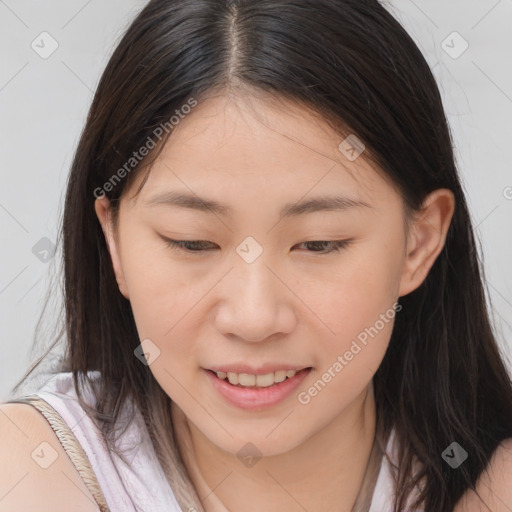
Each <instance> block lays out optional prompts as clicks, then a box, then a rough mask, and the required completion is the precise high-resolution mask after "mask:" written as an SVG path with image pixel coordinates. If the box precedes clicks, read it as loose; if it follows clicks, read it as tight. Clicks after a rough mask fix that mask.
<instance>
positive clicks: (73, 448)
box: [6, 395, 110, 512]
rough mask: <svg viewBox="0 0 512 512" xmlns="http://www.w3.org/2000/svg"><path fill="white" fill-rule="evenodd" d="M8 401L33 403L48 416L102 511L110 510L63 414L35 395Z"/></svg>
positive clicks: (84, 454) (87, 460) (86, 458)
mask: <svg viewBox="0 0 512 512" xmlns="http://www.w3.org/2000/svg"><path fill="white" fill-rule="evenodd" d="M6 403H25V404H29V405H32V406H33V407H35V408H36V409H37V410H38V411H39V412H40V413H41V414H42V415H43V416H44V417H45V418H46V420H47V421H48V423H49V424H50V426H51V427H52V429H53V430H54V432H55V434H56V435H57V438H58V439H59V441H60V443H61V445H62V447H63V448H64V450H66V453H67V454H68V456H69V458H70V459H71V462H72V463H73V465H74V466H75V468H76V470H77V471H78V473H79V475H80V476H81V478H82V480H83V482H84V484H85V485H86V486H87V488H88V489H89V491H90V493H91V494H92V496H93V498H94V500H95V501H96V504H97V505H98V507H99V509H100V512H110V511H109V508H108V506H107V501H106V500H105V497H104V496H103V493H102V491H101V487H100V484H99V483H98V480H97V478H96V475H95V474H94V471H93V469H92V467H91V463H90V461H89V458H88V457H87V455H86V453H85V452H84V450H83V448H82V446H81V445H80V443H79V442H78V439H77V438H76V437H75V435H74V434H73V432H72V431H71V429H70V428H69V426H68V425H67V424H66V422H65V421H64V420H63V419H62V416H61V415H60V414H59V413H58V412H57V411H56V410H55V409H54V408H53V407H52V406H51V405H50V404H49V403H48V402H47V401H46V400H43V399H42V398H41V397H38V396H35V395H31V396H30V395H29V396H26V397H20V398H16V399H13V400H9V401H7V402H6Z"/></svg>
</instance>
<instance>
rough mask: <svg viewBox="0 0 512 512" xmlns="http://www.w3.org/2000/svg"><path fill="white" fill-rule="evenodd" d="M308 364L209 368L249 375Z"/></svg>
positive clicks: (297, 369)
mask: <svg viewBox="0 0 512 512" xmlns="http://www.w3.org/2000/svg"><path fill="white" fill-rule="evenodd" d="M304 368H307V366H305V365H303V366H290V365H286V364H281V365H276V364H264V365H263V366H260V367H259V368H253V367H252V366H248V365H246V364H227V365H224V366H212V367H210V368H208V370H212V371H214V372H225V373H229V372H233V373H248V374H249V375H265V374H267V373H274V372H278V371H279V370H285V371H287V370H295V371H297V372H298V371H300V370H303V369H304Z"/></svg>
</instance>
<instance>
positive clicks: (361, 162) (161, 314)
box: [95, 96, 455, 512]
mask: <svg viewBox="0 0 512 512" xmlns="http://www.w3.org/2000/svg"><path fill="white" fill-rule="evenodd" d="M343 138H344V137H340V135H339V134H337V133H336V132H335V131H334V130H332V129H331V128H330V127H329V126H328V125H327V124H326V123H325V122H324V121H323V120H322V119H321V118H320V117H319V116H317V115H314V114H312V113H310V112H309V111H307V110H306V109H304V108H301V107H299V106H297V105H294V104H289V103H286V102H284V101H283V102H282V103H279V104H278V103H276V102H272V101H270V99H268V98H266V99H265V98H261V97H259V98H257V97H255V96H252V97H247V96H246V97H244V99H243V100H240V99H236V98H233V97H225V96H217V97H212V98H210V99H208V100H206V101H204V102H201V103H199V104H198V105H197V106H196V107H195V108H194V109H193V110H192V112H191V113H190V114H189V115H188V116H187V117H186V118H185V119H183V120H182V121H181V122H180V124H179V125H178V126H177V127H175V128H174V130H173V133H172V137H171V138H170V139H169V140H168V142H167V143H166V145H165V147H164V149H163V151H162V153H161V154H160V156H159V158H158V159H157V160H156V162H155V164H154V166H153V167H152V169H151V173H150V176H149V179H148V181H147V182H146V184H145V185H144V187H143V189H142V191H141V192H140V194H138V195H136V196H135V197H134V193H135V191H136V190H137V189H138V185H139V183H140V181H141V179H142V176H137V177H136V178H137V179H136V180H135V181H134V183H132V184H131V186H130V188H129V189H127V190H125V191H124V194H123V197H122V199H121V204H120V214H119V219H118V225H116V226H115V225H113V223H112V217H111V211H110V205H109V202H108V199H107V198H106V197H103V198H100V199H97V200H96V203H95V208H96V213H97V216H98V219H99V221H100V223H101V225H102V228H103V231H104V234H105V237H106V240H107V244H108V247H109V251H110V254H111V258H112V264H113V268H114V271H115V274H116V278H117V282H118V285H119V289H120V291H121V293H122V294H123V295H124V296H125V297H126V298H127V299H129V300H130V302H131V306H132V309H133V313H134V317H135V321H136V325H137V329H138V332H139V335H140V339H141V340H143V339H145V338H149V339H151V340H152V342H153V343H154V344H155V345H156V346H157V347H158V349H159V350H160V354H159V356H158V357H157V358H156V359H155V360H154V361H153V362H152V363H151V364H150V366H149V368H150V370H151V372H152V373H153V375H154V376H155V378H156V380H157V381H158V382H159V384H160V385H161V387H162V388H163V389H164V390H165V392H166V393H168V395H169V396H170V397H171V398H172V400H173V406H172V411H170V413H171V414H172V415H173V418H178V417H182V418H184V421H185V423H186V425H187V426H188V428H189V429H190V434H191V440H192V445H193V458H192V459H190V460H188V461H187V462H186V463H187V466H188V467H189V470H190V471H191V473H192V474H193V475H195V476H193V477H192V478H193V481H194V483H195V484H196V487H197V488H200V485H201V484H200V479H201V478H203V479H204V481H205V482H206V483H207V485H208V486H209V488H211V489H214V493H213V494H212V495H211V496H210V497H208V498H207V499H205V500H204V502H203V504H204V507H205V510H207V512H212V511H217V510H226V509H229V510H231V511H234V510H244V511H247V512H252V511H256V510H258V511H260V510H285V511H289V512H295V511H303V510H304V508H305V509H307V510H308V511H310V512H316V511H321V510H322V511H323V510H340V511H349V510H351V508H352V505H353V503H354V501H355V499H356V497H357V494H358V491H359V488H360V486H361V483H362V481H363V476H364V472H365V468H366V465H367V462H368V458H369V454H370V450H371V446H372V443H373V440H374V435H375V422H376V417H375V401H374V395H373V385H372V378H373V375H374V374H375V372H376V370H377V369H378V367H379V365H380V363H381V361H382V359H383V357H384V354H385V352H386V349H387V347H388V343H389V340H390V336H391V332H392V327H393V320H391V321H389V322H387V323H384V327H383V328H382V329H380V330H379V332H378V334H377V335H374V337H373V338H369V341H368V344H367V346H365V347H363V348H362V350H361V351H360V352H358V354H357V355H356V356H354V358H353V359H352V360H351V361H349V363H348V364H347V365H346V366H345V367H344V368H343V370H342V371H341V372H339V373H337V374H336V377H335V378H332V379H331V381H330V382H329V383H328V384H327V385H326V386H325V387H324V388H323V389H322V391H321V392H319V393H318V394H317V395H316V396H314V397H313V398H312V399H311V400H310V401H309V403H307V404H302V403H300V402H299V401H298V399H297V395H298V393H299V392H301V391H307V390H308V388H310V387H311V386H312V385H313V384H314V383H315V382H316V381H317V380H318V379H320V378H321V376H322V374H323V373H324V372H326V371H327V370H328V368H329V367H332V365H333V363H334V362H335V361H336V360H337V357H338V355H340V354H344V353H345V352H346V351H347V350H349V348H350V346H351V344H352V342H353V340H355V339H356V337H357V336H358V334H360V333H361V332H362V331H364V329H365V328H367V327H370V326H373V325H374V324H375V322H376V321H377V320H378V319H379V318H380V315H381V314H385V313H386V311H389V310H390V309H392V307H393V304H394V303H395V302H396V300H397V298H398V297H400V296H403V295H406V294H408V293H410V292H411V291H413V290H414V289H416V288H417V287H418V286H419V285H420V284H421V283H422V282H423V281H424V279H425V277H426V276H427V274H428V272H429V270H430V268H431V267H432V265H433V263H434V261H435V259H436V258H437V256H438V255H439V253H440V252H441V250H442V248H443V245H444V243H445V239H446V233H447V230H448V227H449V224H450V221H451V218H452V215H453V211H454V208H455V201H454V197H453V194H452V192H451V191H449V190H447V189H439V190H436V191H434V192H432V193H431V194H430V195H429V196H428V198H427V199H426V201H425V202H424V206H423V208H422V209H421V211H419V212H418V215H417V217H416V218H415V219H414V221H411V225H410V226H409V228H408V229H406V225H405V217H404V206H403V200H402V198H401V196H400V195H399V193H398V192H397V191H396V190H395V188H394V187H393V186H392V184H391V183H390V182H389V181H388V180H387V179H386V178H385V177H384V175H383V174H382V173H381V172H380V171H379V170H378V169H376V168H375V166H374V165H373V164H371V163H369V162H367V161H366V160H365V159H364V152H363V154H362V155H361V156H360V157H359V158H357V159H356V160H354V161H350V160H349V159H348V158H347V157H346V156H345V154H343V153H342V152H341V151H340V150H339V149H338V146H339V144H340V142H341V141H342V140H343ZM171 190H180V191H184V192H193V193H194V194H197V195H199V196H201V197H207V198H209V199H215V200H217V201H220V202H223V203H226V204H227V205H229V206H230V207H231V208H233V215H232V217H231V218H229V217H223V216H221V215H220V214H217V215H213V214H211V213H204V212H199V211H193V210H190V209H184V208H177V207H171V206H166V205H159V206H147V205H146V204H145V203H146V201H147V200H148V199H149V198H151V197H153V196H154V195H155V194H157V193H161V192H166V191H171ZM335 193H336V194H340V195H346V196H350V197H352V198H356V199H359V200H362V201H365V202H367V203H368V204H369V205H370V207H368V208H364V207H357V208H350V209H346V210H343V211H321V212H314V213H308V214H305V215H302V216H300V217H296V218H288V219H283V220H281V221H279V219H278V212H279V210H280V208H281V206H282V205H284V204H285V203H288V202H295V201H298V200H299V199H301V198H303V196H304V198H305V199H307V198H311V197H314V196H318V195H322V194H326V195H333V194H335ZM161 236H165V237H169V238H172V239H177V240H205V241H208V242H211V243H210V244H207V248H212V249H211V250H207V251H204V252H203V253H202V254H201V253H200V254H197V253H191V252H188V253H187V252H185V251H183V250H179V249H174V248H171V247H168V246H167V245H166V242H165V241H164V240H163V239H162V238H161ZM247 236H251V237H253V238H254V239H255V240H256V241H257V242H258V244H259V245H260V246H261V247H262V249H263V252H262V254H261V255H260V256H259V257H258V258H257V259H256V260H255V261H254V262H252V263H250V264H249V263H247V262H246V261H245V260H244V259H242V258H241V257H240V256H239V254H238V253H237V252H236V248H237V246H239V245H240V243H241V242H242V241H243V240H244V239H245V238H246V237H247ZM345 239H351V240H352V242H351V243H350V244H349V245H348V246H346V247H344V248H341V249H340V250H339V252H336V251H333V252H331V253H328V250H329V248H330V247H329V246H330V244H324V245H321V246H320V247H318V246H315V244H313V246H311V244H305V242H311V241H322V240H345ZM315 251H316V252H315ZM396 314H400V313H399V312H397V313H396ZM235 362H241V363H249V364H252V365H254V366H259V365H262V364H264V363H283V364H293V365H297V366H298V367H305V366H311V367H313V370H312V371H311V373H310V374H309V375H308V377H307V379H306V380H305V381H304V382H303V383H302V385H301V386H300V388H299V389H298V390H297V392H294V393H292V395H291V396H289V397H288V398H287V399H286V400H285V401H283V402H281V403H279V404H278V405H276V406H273V407H271V408H268V409H265V410H261V411H245V410H242V409H239V408H236V407H234V406H232V405H230V404H229V403H227V402H226V401H224V399H223V398H222V397H221V396H220V395H219V394H218V393H217V391H216V390H215V389H213V387H212V386H211V384H210V383H209V381H208V379H206V376H205V374H204V370H203V368H209V367H211V366H213V365H221V364H223V363H235ZM180 415H181V416H180ZM248 442H251V443H252V444H253V445H255V446H256V447H257V449H258V450H259V452H261V454H262V455H263V458H261V459H260V460H259V461H258V462H257V463H256V464H255V465H254V466H252V467H246V466H244V465H243V464H241V462H240V460H239V458H238V457H237V452H238V451H239V450H240V449H241V448H242V447H243V446H244V445H246V443H248ZM179 443H180V448H181V449H182V448H183V445H182V441H181V440H180V439H179ZM182 451H183V450H182ZM185 456H186V457H191V456H190V455H188V456H187V455H185ZM197 469H198V470H199V474H200V477H197V473H196V470H197ZM200 496H201V497H203V495H201V494H200ZM219 501H220V503H219Z"/></svg>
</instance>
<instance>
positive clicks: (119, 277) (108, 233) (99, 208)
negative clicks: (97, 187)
mask: <svg viewBox="0 0 512 512" xmlns="http://www.w3.org/2000/svg"><path fill="white" fill-rule="evenodd" d="M94 209H95V211H96V215H97V217H98V220H99V222H100V224H101V229H102V230H103V234H104V236H105V241H106V244H107V249H108V252H109V254H110V259H111V261H112V268H113V270H114V274H115V276H116V281H117V285H118V286H119V291H120V292H121V293H122V294H123V296H124V297H125V298H126V299H129V294H128V288H127V286H126V281H125V278H124V273H123V268H122V264H121V258H120V254H119V247H118V241H117V240H116V237H115V233H114V226H113V223H112V212H111V208H110V201H109V200H108V198H107V197H106V196H103V197H99V198H98V199H96V201H95V203H94Z"/></svg>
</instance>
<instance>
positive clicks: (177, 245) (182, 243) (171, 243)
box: [162, 237, 352, 255]
mask: <svg viewBox="0 0 512 512" xmlns="http://www.w3.org/2000/svg"><path fill="white" fill-rule="evenodd" d="M162 238H163V240H164V241H165V242H166V245H167V246H168V247H171V249H177V250H179V251H183V252H187V253H190V254H193V253H198V254H201V253H204V251H205V250H207V249H190V248H189V247H190V245H189V244H192V245H193V244H198V243H201V242H206V243H208V241H207V240H172V239H171V238H165V237H162ZM351 241H352V240H309V241H307V242H301V243H300V244H298V245H302V244H318V243H324V244H332V245H331V247H332V249H331V250H330V251H327V252H322V251H308V252H311V253H313V254H315V253H317V254H320V255H325V254H331V253H335V252H339V251H340V249H343V248H344V247H347V246H348V245H349V244H350V243H351ZM187 245H189V247H187Z"/></svg>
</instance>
